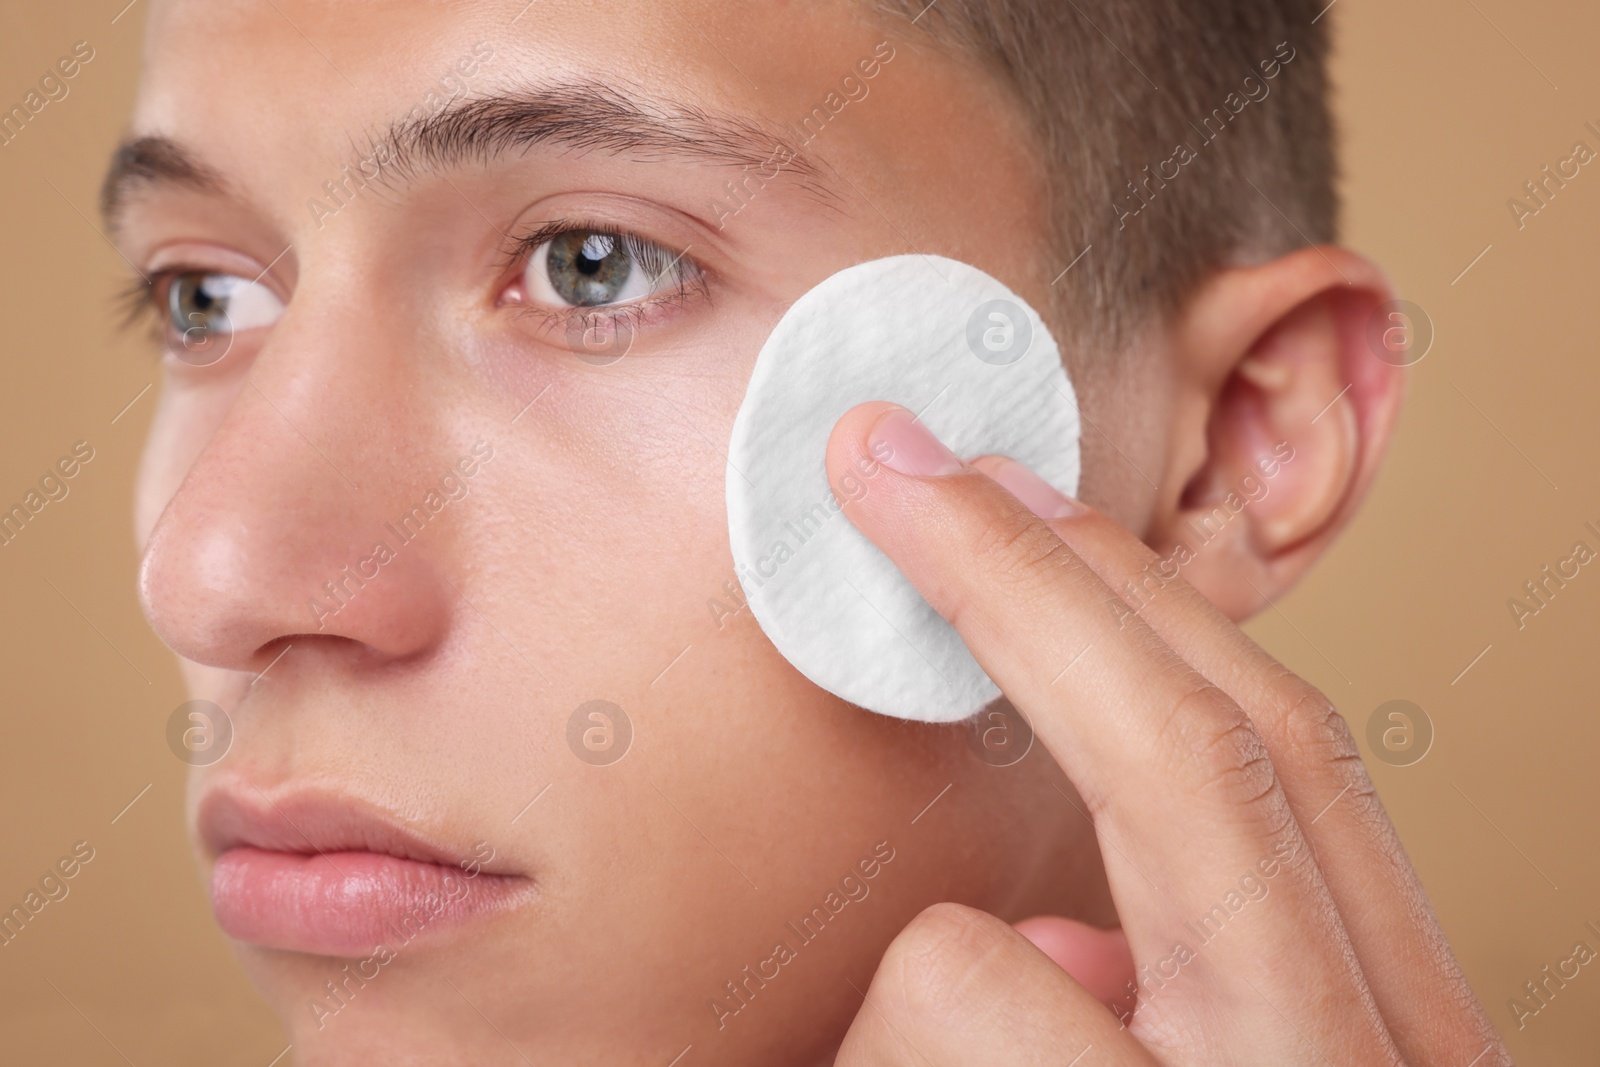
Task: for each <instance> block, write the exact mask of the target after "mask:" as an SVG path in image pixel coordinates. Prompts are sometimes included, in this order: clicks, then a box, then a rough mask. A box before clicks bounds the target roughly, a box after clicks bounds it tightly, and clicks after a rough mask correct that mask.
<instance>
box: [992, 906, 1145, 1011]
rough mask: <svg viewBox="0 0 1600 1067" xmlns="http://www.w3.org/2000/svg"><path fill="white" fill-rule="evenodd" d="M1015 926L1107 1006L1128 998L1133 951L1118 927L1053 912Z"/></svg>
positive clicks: (1024, 920)
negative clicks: (1107, 927) (1104, 927)
mask: <svg viewBox="0 0 1600 1067" xmlns="http://www.w3.org/2000/svg"><path fill="white" fill-rule="evenodd" d="M1014 927H1015V929H1016V931H1017V933H1019V934H1021V935H1022V936H1023V937H1025V938H1027V939H1028V940H1029V941H1031V942H1033V946H1034V947H1035V948H1037V949H1038V950H1039V951H1040V952H1043V953H1044V954H1045V955H1046V956H1049V957H1050V958H1051V959H1052V960H1054V961H1055V964H1056V966H1057V967H1060V968H1061V969H1062V970H1063V971H1066V972H1067V973H1068V974H1070V975H1072V977H1073V978H1075V979H1077V981H1078V984H1079V985H1081V986H1083V988H1085V989H1087V990H1088V991H1089V992H1090V993H1091V994H1093V996H1094V998H1095V999H1096V1000H1098V1001H1099V1002H1100V1003H1102V1004H1104V1005H1105V1006H1106V1007H1108V1008H1113V1010H1115V1009H1114V1002H1116V1001H1119V1000H1125V999H1126V998H1127V996H1128V983H1130V982H1132V981H1133V980H1134V971H1133V952H1132V951H1131V950H1130V949H1129V948H1128V938H1127V935H1125V934H1124V933H1123V932H1122V929H1121V928H1120V927H1116V928H1113V929H1110V930H1100V929H1096V928H1095V927H1093V926H1090V925H1088V924H1087V923H1081V922H1076V921H1074V920H1072V919H1062V918H1060V917H1058V916H1055V915H1039V916H1036V917H1034V918H1032V919H1023V920H1022V921H1021V922H1019V923H1015V924H1014Z"/></svg>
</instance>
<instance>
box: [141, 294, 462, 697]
mask: <svg viewBox="0 0 1600 1067" xmlns="http://www.w3.org/2000/svg"><path fill="white" fill-rule="evenodd" d="M314 315H315V312H314V311H313V312H311V313H303V314H301V315H300V316H299V317H298V318H296V317H295V316H294V315H293V314H292V313H291V314H285V316H284V317H283V319H281V320H280V321H279V322H278V323H277V324H276V325H275V326H273V327H272V333H271V335H270V336H269V337H268V339H267V340H266V342H265V343H263V344H262V345H261V347H260V349H259V351H258V352H257V353H256V356H255V360H254V363H253V364H252V365H251V367H250V369H249V375H250V376H249V378H248V380H246V381H245V382H244V384H243V385H242V386H240V387H239V389H238V391H237V393H236V394H235V395H234V397H233V398H232V400H231V402H230V406H229V408H228V410H227V411H226V413H225V414H224V415H223V416H222V417H221V419H220V421H218V422H217V423H216V428H215V431H214V432H213V433H212V435H211V437H210V439H209V441H207V442H206V444H205V445H204V447H203V448H202V449H201V450H200V451H199V453H198V455H197V456H196V457H195V458H194V460H193V462H192V464H191V465H190V467H189V469H188V471H187V472H186V473H185V474H184V475H183V476H182V479H181V481H180V482H179V484H178V488H177V489H176V491H175V492H174V493H173V495H172V496H171V498H170V499H169V500H168V502H167V504H166V507H165V509H164V510H163V511H162V512H161V515H160V518H159V519H158V520H157V521H156V523H155V526H154V528H153V529H152V531H151V533H150V535H149V537H148V539H147V541H146V546H145V551H144V555H143V559H142V561H141V566H140V576H139V592H140V599H141V602H142V605H143V607H144V611H145V614H146V616H147V617H148V618H149V620H150V622H151V625H152V626H153V627H154V628H155V630H156V632H157V634H158V635H159V636H160V637H161V639H162V640H163V641H164V642H165V643H166V644H167V645H168V646H169V647H171V648H172V649H173V650H174V651H175V652H177V653H178V654H179V655H180V656H183V657H185V658H187V659H189V660H193V661H195V662H198V663H202V664H206V665H209V666H214V667H221V668H226V669H231V670H238V671H259V670H261V669H263V668H264V667H265V666H266V664H267V663H268V662H269V661H270V660H271V658H272V657H273V656H275V655H277V654H278V651H279V649H278V647H277V646H279V645H281V644H283V643H284V642H285V641H286V640H288V641H293V642H294V643H296V644H301V643H309V642H312V641H314V642H316V643H317V645H318V646H319V647H321V648H322V649H323V650H324V651H326V652H328V653H329V654H332V655H335V656H345V657H348V658H350V659H351V661H352V662H357V661H359V662H361V663H363V664H367V665H370V664H372V663H373V662H374V659H373V657H374V656H376V657H378V658H380V659H388V660H398V659H404V658H408V657H413V656H417V655H419V654H423V653H425V652H426V651H428V650H429V649H430V648H432V647H435V646H436V645H437V644H438V643H439V642H440V641H441V640H442V638H443V636H444V634H445V632H446V630H447V629H448V625H449V616H450V612H451V610H452V606H453V604H454V598H453V596H451V595H450V585H449V582H448V580H447V579H446V578H445V577H444V573H443V567H444V561H445V558H446V557H447V555H448V551H449V547H448V546H449V544H450V539H449V537H448V536H447V534H448V531H444V530H440V529H439V528H438V527H439V526H441V525H447V524H441V523H439V522H438V518H439V516H437V515H436V514H435V513H434V512H433V511H431V510H430V509H429V508H428V507H425V506H419V505H420V502H421V501H423V500H424V499H428V500H430V501H431V500H432V499H433V498H437V497H438V492H437V490H436V489H435V491H434V493H433V494H432V496H431V497H428V496H425V494H427V493H428V491H429V489H430V488H434V484H435V483H436V482H437V477H438V470H436V469H435V468H441V467H449V466H450V465H451V464H452V463H454V462H455V461H456V457H455V454H454V453H455V452H456V451H461V449H460V448H456V449H454V450H452V449H450V448H448V447H434V446H442V441H441V437H442V436H443V435H442V434H441V435H435V434H434V433H432V432H430V430H429V428H428V427H427V425H426V424H425V423H426V418H427V416H426V412H423V411H418V412H412V411H410V410H409V406H408V399H407V397H408V395H416V393H417V392H418V390H416V389H415V388H414V387H415V385H416V383H414V382H407V381H406V380H405V368H404V367H403V366H396V365H395V356H394V355H393V354H394V353H396V352H401V351H403V350H402V349H400V348H397V347H394V346H392V345H386V344H383V343H382V338H381V336H374V331H372V330H368V331H367V332H366V334H365V337H364V338H362V339H359V340H358V339H356V338H355V337H352V334H353V333H354V332H355V331H356V330H361V329H363V328H364V327H370V326H372V325H373V324H372V323H370V322H363V323H359V324H357V323H352V322H351V321H350V317H349V316H348V315H345V316H330V317H329V318H328V321H325V322H323V323H320V324H319V323H317V322H316V321H314ZM291 320H293V321H291ZM335 357H337V358H335ZM402 362H403V360H402ZM219 366H220V365H219ZM175 407H176V408H178V409H179V410H178V411H177V412H175V413H174V414H173V415H172V416H170V417H182V410H181V409H182V405H181V404H179V405H175ZM163 417H169V416H167V415H163ZM430 453H431V454H432V455H433V460H432V462H429V461H428V459H426V458H424V457H425V456H427V455H428V454H430ZM147 461H149V462H158V463H159V462H161V461H162V457H160V456H152V457H148V459H147ZM430 479H431V481H430ZM440 499H442V498H440ZM425 525H431V526H433V527H434V528H433V529H424V526H425Z"/></svg>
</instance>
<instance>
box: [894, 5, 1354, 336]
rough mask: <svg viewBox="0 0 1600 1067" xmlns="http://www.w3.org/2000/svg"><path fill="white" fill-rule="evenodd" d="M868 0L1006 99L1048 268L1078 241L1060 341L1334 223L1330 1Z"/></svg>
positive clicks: (1061, 291)
mask: <svg viewBox="0 0 1600 1067" xmlns="http://www.w3.org/2000/svg"><path fill="white" fill-rule="evenodd" d="M877 2H878V5H879V6H880V7H881V8H884V9H886V10H887V11H889V12H890V13H892V14H893V15H897V16H903V17H905V18H906V19H914V20H915V24H916V26H917V28H918V29H919V30H924V31H926V32H928V33H929V34H931V35H932V36H933V38H934V40H935V41H936V42H939V43H941V44H947V45H955V46H957V47H960V48H962V49H964V50H965V51H967V52H969V53H972V54H974V55H976V56H977V57H978V58H979V60H980V61H981V62H982V63H983V64H984V65H985V66H987V67H988V68H990V69H991V70H992V71H993V72H994V73H995V74H996V75H998V76H999V77H1000V79H1001V80H1002V82H1003V83H1004V84H1005V85H1006V86H1007V87H1008V88H1009V89H1010V90H1011V92H1012V93H1013V94H1014V95H1015V96H1016V97H1017V98H1018V99H1019V100H1020V102H1021V104H1022V107H1023V109H1024V111H1025V113H1026V117H1027V118H1028V120H1029V121H1030V123H1031V124H1032V126H1033V128H1034V130H1035V131H1036V132H1037V134H1038V136H1039V138H1040V142H1041V144H1042V147H1043V149H1044V156H1045V159H1046V161H1047V163H1048V174H1047V175H1046V179H1047V181H1048V183H1049V185H1048V188H1049V192H1050V197H1051V202H1052V205H1053V208H1052V211H1053V215H1054V217H1053V218H1052V219H1051V220H1050V223H1051V227H1052V230H1053V236H1054V239H1055V243H1056V245H1057V247H1058V250H1059V252H1060V254H1061V256H1062V259H1061V266H1062V267H1063V268H1064V267H1066V265H1067V264H1068V263H1069V262H1070V261H1071V260H1072V259H1073V258H1074V257H1077V256H1078V255H1079V254H1080V253H1083V251H1084V250H1085V249H1088V250H1089V251H1088V252H1087V253H1086V254H1084V255H1083V258H1082V260H1081V261H1080V262H1079V263H1077V264H1076V266H1074V268H1073V270H1072V272H1071V274H1070V276H1069V277H1068V278H1065V279H1062V284H1060V285H1057V286H1055V287H1054V289H1053V293H1054V294H1055V295H1054V302H1055V310H1056V312H1057V316H1058V317H1057V321H1058V322H1062V323H1064V324H1067V332H1068V333H1069V334H1070V335H1071V336H1070V337H1063V338H1062V340H1063V342H1068V341H1071V342H1073V343H1074V344H1073V347H1077V346H1078V345H1081V344H1084V343H1089V344H1092V345H1094V346H1095V347H1096V348H1100V349H1106V348H1110V349H1112V350H1116V349H1119V348H1121V347H1122V346H1124V345H1125V344H1127V343H1128V342H1129V341H1130V340H1131V339H1132V338H1133V337H1134V335H1135V334H1136V333H1137V331H1138V329H1139V328H1140V327H1141V326H1142V325H1144V324H1146V323H1148V322H1149V321H1150V320H1151V319H1152V318H1155V317H1161V316H1165V315H1167V314H1169V313H1170V312H1171V311H1173V310H1174V309H1175V308H1176V307H1177V306H1178V305H1179V303H1180V302H1181V301H1182V300H1183V299H1184V297H1185V296H1186V295H1187V294H1188V293H1189V292H1190V290H1191V289H1192V288H1193V287H1194V286H1195V284H1196V283H1198V282H1199V281H1200V280H1201V279H1202V278H1203V277H1204V276H1205V275H1206V274H1207V273H1208V272H1210V271H1212V270H1215V269H1216V268H1218V267H1221V266H1224V265H1226V264H1229V263H1233V262H1238V261H1241V260H1257V259H1264V258H1270V257H1271V256H1273V255H1278V254H1282V253H1284V252H1287V251H1290V250H1292V249H1294V248H1297V247H1301V246H1304V245H1307V244H1314V243H1321V242H1325V241H1332V240H1334V239H1335V238H1336V235H1337V229H1338V208H1339V206H1338V195H1337V193H1336V191H1335V184H1336V174H1335V170H1336V165H1337V164H1336V156H1335V148H1334V130H1333V120H1332V116H1331V114H1330V110H1329V102H1328V78H1327V70H1326V63H1327V55H1328V50H1329V46H1328V39H1327V32H1326V31H1327V22H1326V21H1325V20H1324V19H1323V17H1322V16H1323V15H1324V14H1326V13H1327V8H1328V7H1331V6H1332V5H1331V4H1330V3H1328V0H934V3H933V4H932V5H929V4H928V0H877ZM1184 149H1187V151H1184ZM1180 157H1182V158H1181V159H1180Z"/></svg>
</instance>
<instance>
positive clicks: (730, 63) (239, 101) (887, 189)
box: [133, 0, 1036, 225]
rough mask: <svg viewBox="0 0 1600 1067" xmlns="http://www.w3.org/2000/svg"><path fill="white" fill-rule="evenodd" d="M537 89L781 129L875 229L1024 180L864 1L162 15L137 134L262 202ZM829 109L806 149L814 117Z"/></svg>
mask: <svg viewBox="0 0 1600 1067" xmlns="http://www.w3.org/2000/svg"><path fill="white" fill-rule="evenodd" d="M885 47H887V48H888V49H891V50H892V55H893V60H892V62H891V63H889V64H884V65H883V66H882V67H881V69H880V70H878V71H877V73H876V76H875V77H873V78H871V79H870V80H868V79H866V78H864V77H863V75H862V69H863V68H862V64H864V63H865V64H868V65H869V68H870V67H874V66H876V60H875V54H876V56H879V57H881V56H882V55H883V54H884V49H885ZM550 83H581V84H587V85H602V86H610V87H615V88H616V89H618V90H619V91H622V92H625V93H626V94H628V95H629V96H630V97H634V98H638V99H640V100H643V101H645V102H646V103H647V104H649V103H650V102H661V103H663V104H665V105H667V106H665V108H664V111H665V112H667V113H671V112H674V111H676V110H679V109H681V108H685V107H686V108H698V109H703V110H705V111H707V112H711V113H717V114H722V113H726V114H729V115H732V116H736V117H739V118H742V119H749V120H751V121H753V122H757V123H759V124H761V125H763V126H766V127H769V128H773V129H776V130H780V131H795V132H796V133H798V134H799V135H800V136H799V138H797V139H799V140H803V141H806V142H807V143H806V144H805V148H804V151H805V152H806V154H807V155H808V156H811V157H815V158H817V159H820V160H822V161H824V162H825V163H826V164H827V165H829V166H831V167H833V168H834V169H835V170H837V171H838V172H840V173H842V174H844V175H845V176H846V180H847V181H848V182H849V183H850V184H851V185H854V186H856V188H855V189H854V191H855V192H857V193H860V194H861V195H862V196H863V197H866V198H868V199H870V200H871V201H872V203H873V210H874V211H876V212H877V213H878V214H881V215H884V216H885V217H887V216H891V215H892V216H897V217H898V216H899V215H900V213H902V212H907V211H909V212H912V213H913V214H914V213H915V207H916V204H917V202H918V199H919V195H918V193H919V190H920V188H921V187H923V186H930V187H932V188H936V189H937V192H938V195H939V197H941V198H943V199H945V200H946V201H948V202H953V203H961V202H963V200H965V202H966V203H969V204H971V203H974V202H975V199H976V200H988V201H990V202H991V203H1005V204H1012V203H1022V202H1023V201H1024V200H1025V199H1026V198H1025V197H1018V196H1017V195H1016V194H1017V192H1018V187H1019V185H1027V184H1028V178H1029V176H1030V175H1032V174H1035V173H1036V170H1035V167H1034V165H1033V163H1034V155H1033V152H1032V149H1031V148H1030V147H1029V141H1028V138H1027V137H1026V134H1025V133H1024V131H1023V129H1022V127H1023V123H1022V121H1021V118H1020V115H1019V114H1018V113H1017V111H1016V109H1015V108H1014V107H1013V106H1012V105H1011V103H1010V101H1009V98H1003V97H1002V94H1001V92H1000V90H999V88H998V86H997V85H996V84H995V83H994V82H993V81H992V79H990V78H989V77H988V76H987V74H985V73H984V72H982V71H981V70H980V69H978V67H977V66H976V64H974V63H970V62H965V61H961V60H959V59H957V58H953V57H952V56H950V55H948V54H945V53H941V52H938V51H936V50H934V49H932V48H931V47H928V46H927V45H926V43H925V42H924V40H923V39H922V37H921V35H920V32H919V31H918V30H917V29H916V27H914V26H913V25H911V23H910V22H909V20H905V19H902V18H898V17H896V16H888V15H879V14H877V13H874V12H872V11H871V9H870V7H869V5H868V4H867V3H866V2H865V0H804V2H803V3H802V2H786V0H751V2H742V0H607V2H605V3H594V2H593V0H532V2H531V3H530V2H528V0H504V2H490V3H485V2H474V3H445V2H438V0H385V2H372V3H365V2H355V0H158V2H157V3H156V4H154V5H153V7H152V10H151V13H150V16H149V22H148V27H147V34H146V62H145V75H144V80H143V82H142V84H141V88H140V93H139V97H138V100H137V102H136V106H135V114H134V121H133V129H134V133H135V134H136V135H139V134H161V135H165V136H169V137H173V138H176V139H178V140H181V141H182V142H183V143H185V144H187V145H190V146H192V147H193V148H195V149H197V150H198V151H200V152H201V153H203V155H204V156H205V159H206V162H208V163H209V164H211V165H212V166H213V167H214V168H215V169H217V170H219V171H221V172H223V173H225V174H227V175H230V176H244V180H245V181H247V182H248V183H249V184H251V185H254V186H256V187H258V188H259V189H264V190H272V189H277V188H290V187H292V188H304V181H305V178H306V176H307V175H306V170H307V168H311V169H312V170H313V171H314V176H325V172H333V173H337V171H338V169H339V167H340V166H341V165H342V164H344V163H347V162H349V161H350V160H352V159H353V158H358V157H359V150H360V148H361V146H362V145H363V144H368V143H370V142H371V141H372V140H373V139H374V138H375V137H376V136H378V135H380V134H381V133H382V132H383V131H384V130H385V129H387V128H388V127H390V126H391V125H392V124H393V123H395V122H396V121H398V120H400V119H402V118H403V117H404V116H407V115H417V114H421V113H424V112H429V111H432V110H433V109H434V108H437V107H443V106H444V105H445V104H447V103H449V102H450V101H451V100H460V99H465V98H469V97H476V96H480V95H485V94H494V93H500V92H505V91H508V90H513V89H517V88H520V87H523V86H527V85H529V84H535V85H539V84H550ZM862 93H865V94H867V95H868V96H869V97H870V99H867V100H861V101H859V102H852V101H851V100H850V99H849V98H851V97H852V95H853V94H862ZM841 105H842V106H844V107H848V108H849V109H850V110H849V114H848V115H841V116H840V117H843V118H846V119H847V121H843V122H833V123H831V124H829V126H828V129H827V131H826V133H825V135H822V136H818V137H816V138H815V143H814V144H813V143H809V139H808V138H806V131H807V127H806V125H805V123H806V120H807V119H808V117H811V116H815V115H818V114H825V113H826V111H831V110H832V109H834V108H838V107H841ZM825 109H826V110H825ZM974 159H978V160H983V161H986V163H988V164H989V166H987V167H985V168H975V167H974V166H973V160H974ZM929 175H936V176H937V181H933V182H930V180H929ZM1000 176H1003V178H1002V177H1000ZM312 184H313V186H315V185H316V184H317V183H316V182H313V183H312ZM997 192H999V193H1001V194H1003V195H1001V196H999V197H998V198H997V197H996V196H995V194H996V193H997ZM886 200H887V201H888V203H885V202H884V201H886ZM898 224H899V222H898V221H897V223H896V225H898Z"/></svg>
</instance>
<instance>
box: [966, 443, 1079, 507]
mask: <svg viewBox="0 0 1600 1067" xmlns="http://www.w3.org/2000/svg"><path fill="white" fill-rule="evenodd" d="M980 469H981V470H982V471H983V473H985V474H987V475H988V476H989V477H991V478H993V479H994V480H995V481H997V482H999V483H1000V485H1001V487H1002V488H1003V489H1005V491H1006V492H1008V493H1010V494H1011V495H1012V496H1014V497H1016V498H1017V499H1018V500H1020V501H1022V503H1023V506H1024V507H1026V508H1027V509H1028V510H1029V511H1031V512H1033V513H1034V514H1035V515H1037V516H1039V517H1040V518H1041V519H1067V518H1071V517H1072V516H1074V515H1081V514H1083V511H1084V509H1083V505H1081V504H1079V503H1078V502H1077V501H1076V500H1073V499H1072V498H1071V497H1069V496H1067V495H1066V494H1065V493H1063V492H1062V491H1061V490H1059V489H1057V488H1056V487H1055V486H1053V485H1051V484H1050V483H1049V482H1047V481H1045V480H1044V479H1043V478H1041V477H1039V476H1038V475H1037V474H1035V473H1033V471H1031V470H1029V469H1028V468H1027V467H1026V466H1024V465H1023V464H1021V463H1018V462H1017V461H1016V460H1014V459H1008V458H1006V457H1004V456H1001V457H998V458H996V459H994V460H987V461H985V462H984V463H983V464H982V465H981V467H980Z"/></svg>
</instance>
